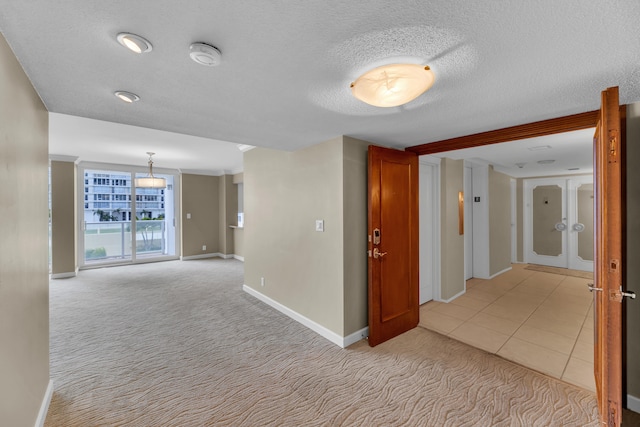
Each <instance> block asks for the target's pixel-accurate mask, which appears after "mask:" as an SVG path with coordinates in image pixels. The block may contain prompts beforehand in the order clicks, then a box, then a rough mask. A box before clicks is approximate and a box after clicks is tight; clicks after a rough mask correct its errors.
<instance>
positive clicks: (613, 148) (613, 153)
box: [608, 133, 618, 163]
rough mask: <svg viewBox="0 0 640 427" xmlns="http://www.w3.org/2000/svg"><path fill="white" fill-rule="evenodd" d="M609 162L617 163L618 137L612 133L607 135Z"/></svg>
mask: <svg viewBox="0 0 640 427" xmlns="http://www.w3.org/2000/svg"><path fill="white" fill-rule="evenodd" d="M608 157H609V163H617V162H618V137H617V135H616V134H615V133H614V134H613V135H612V136H609V156H608Z"/></svg>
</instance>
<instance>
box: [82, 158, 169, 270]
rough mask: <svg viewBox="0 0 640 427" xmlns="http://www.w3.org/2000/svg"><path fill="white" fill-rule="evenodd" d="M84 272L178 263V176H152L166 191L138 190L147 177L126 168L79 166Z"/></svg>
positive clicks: (155, 189) (160, 189) (154, 189)
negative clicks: (137, 182)
mask: <svg viewBox="0 0 640 427" xmlns="http://www.w3.org/2000/svg"><path fill="white" fill-rule="evenodd" d="M79 172H80V176H81V177H82V185H81V186H80V189H81V190H80V191H81V194H82V195H81V200H82V203H81V204H80V205H81V208H80V209H79V211H80V218H81V228H82V230H81V239H80V242H79V243H80V244H79V247H80V248H81V251H80V254H79V255H80V256H79V258H80V260H81V262H80V264H81V265H82V266H92V265H102V264H118V263H133V262H136V261H140V262H144V261H149V260H151V259H153V260H156V259H157V258H167V259H169V258H175V257H176V233H177V230H176V217H175V203H174V200H175V191H176V185H175V184H176V182H177V179H178V176H177V174H170V173H169V174H156V175H157V176H158V177H162V178H165V179H166V180H167V186H166V188H136V187H135V185H132V183H134V182H135V181H134V178H135V177H144V176H145V175H146V173H142V172H138V173H137V172H136V171H135V170H127V168H126V167H122V166H115V165H113V166H112V167H108V168H106V167H101V166H100V165H98V167H96V166H94V165H81V166H80V168H79Z"/></svg>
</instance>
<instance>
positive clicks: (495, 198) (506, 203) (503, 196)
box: [489, 167, 511, 276]
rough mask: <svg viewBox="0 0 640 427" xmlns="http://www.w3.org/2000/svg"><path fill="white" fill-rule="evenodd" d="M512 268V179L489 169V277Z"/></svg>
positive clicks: (491, 168)
mask: <svg viewBox="0 0 640 427" xmlns="http://www.w3.org/2000/svg"><path fill="white" fill-rule="evenodd" d="M510 267H511V179H510V178H509V176H508V175H505V174H503V173H500V172H496V171H494V170H493V167H490V168H489V275H491V276H493V275H494V274H497V273H499V272H501V271H503V270H506V269H507V268H510Z"/></svg>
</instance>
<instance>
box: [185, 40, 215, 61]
mask: <svg viewBox="0 0 640 427" xmlns="http://www.w3.org/2000/svg"><path fill="white" fill-rule="evenodd" d="M189 56H190V57H191V59H193V60H194V61H195V62H197V63H198V64H200V65H206V66H207V67H214V66H216V65H219V64H220V61H222V54H221V53H220V51H219V50H218V49H217V48H216V47H214V46H211V45H210V44H206V43H202V42H197V43H193V44H191V46H189Z"/></svg>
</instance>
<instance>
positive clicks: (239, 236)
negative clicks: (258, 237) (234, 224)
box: [233, 228, 244, 258]
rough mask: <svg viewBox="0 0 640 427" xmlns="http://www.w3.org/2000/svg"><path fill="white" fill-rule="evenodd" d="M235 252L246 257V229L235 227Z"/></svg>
mask: <svg viewBox="0 0 640 427" xmlns="http://www.w3.org/2000/svg"><path fill="white" fill-rule="evenodd" d="M233 254H234V255H237V256H239V257H242V258H244V229H243V228H234V229H233Z"/></svg>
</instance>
